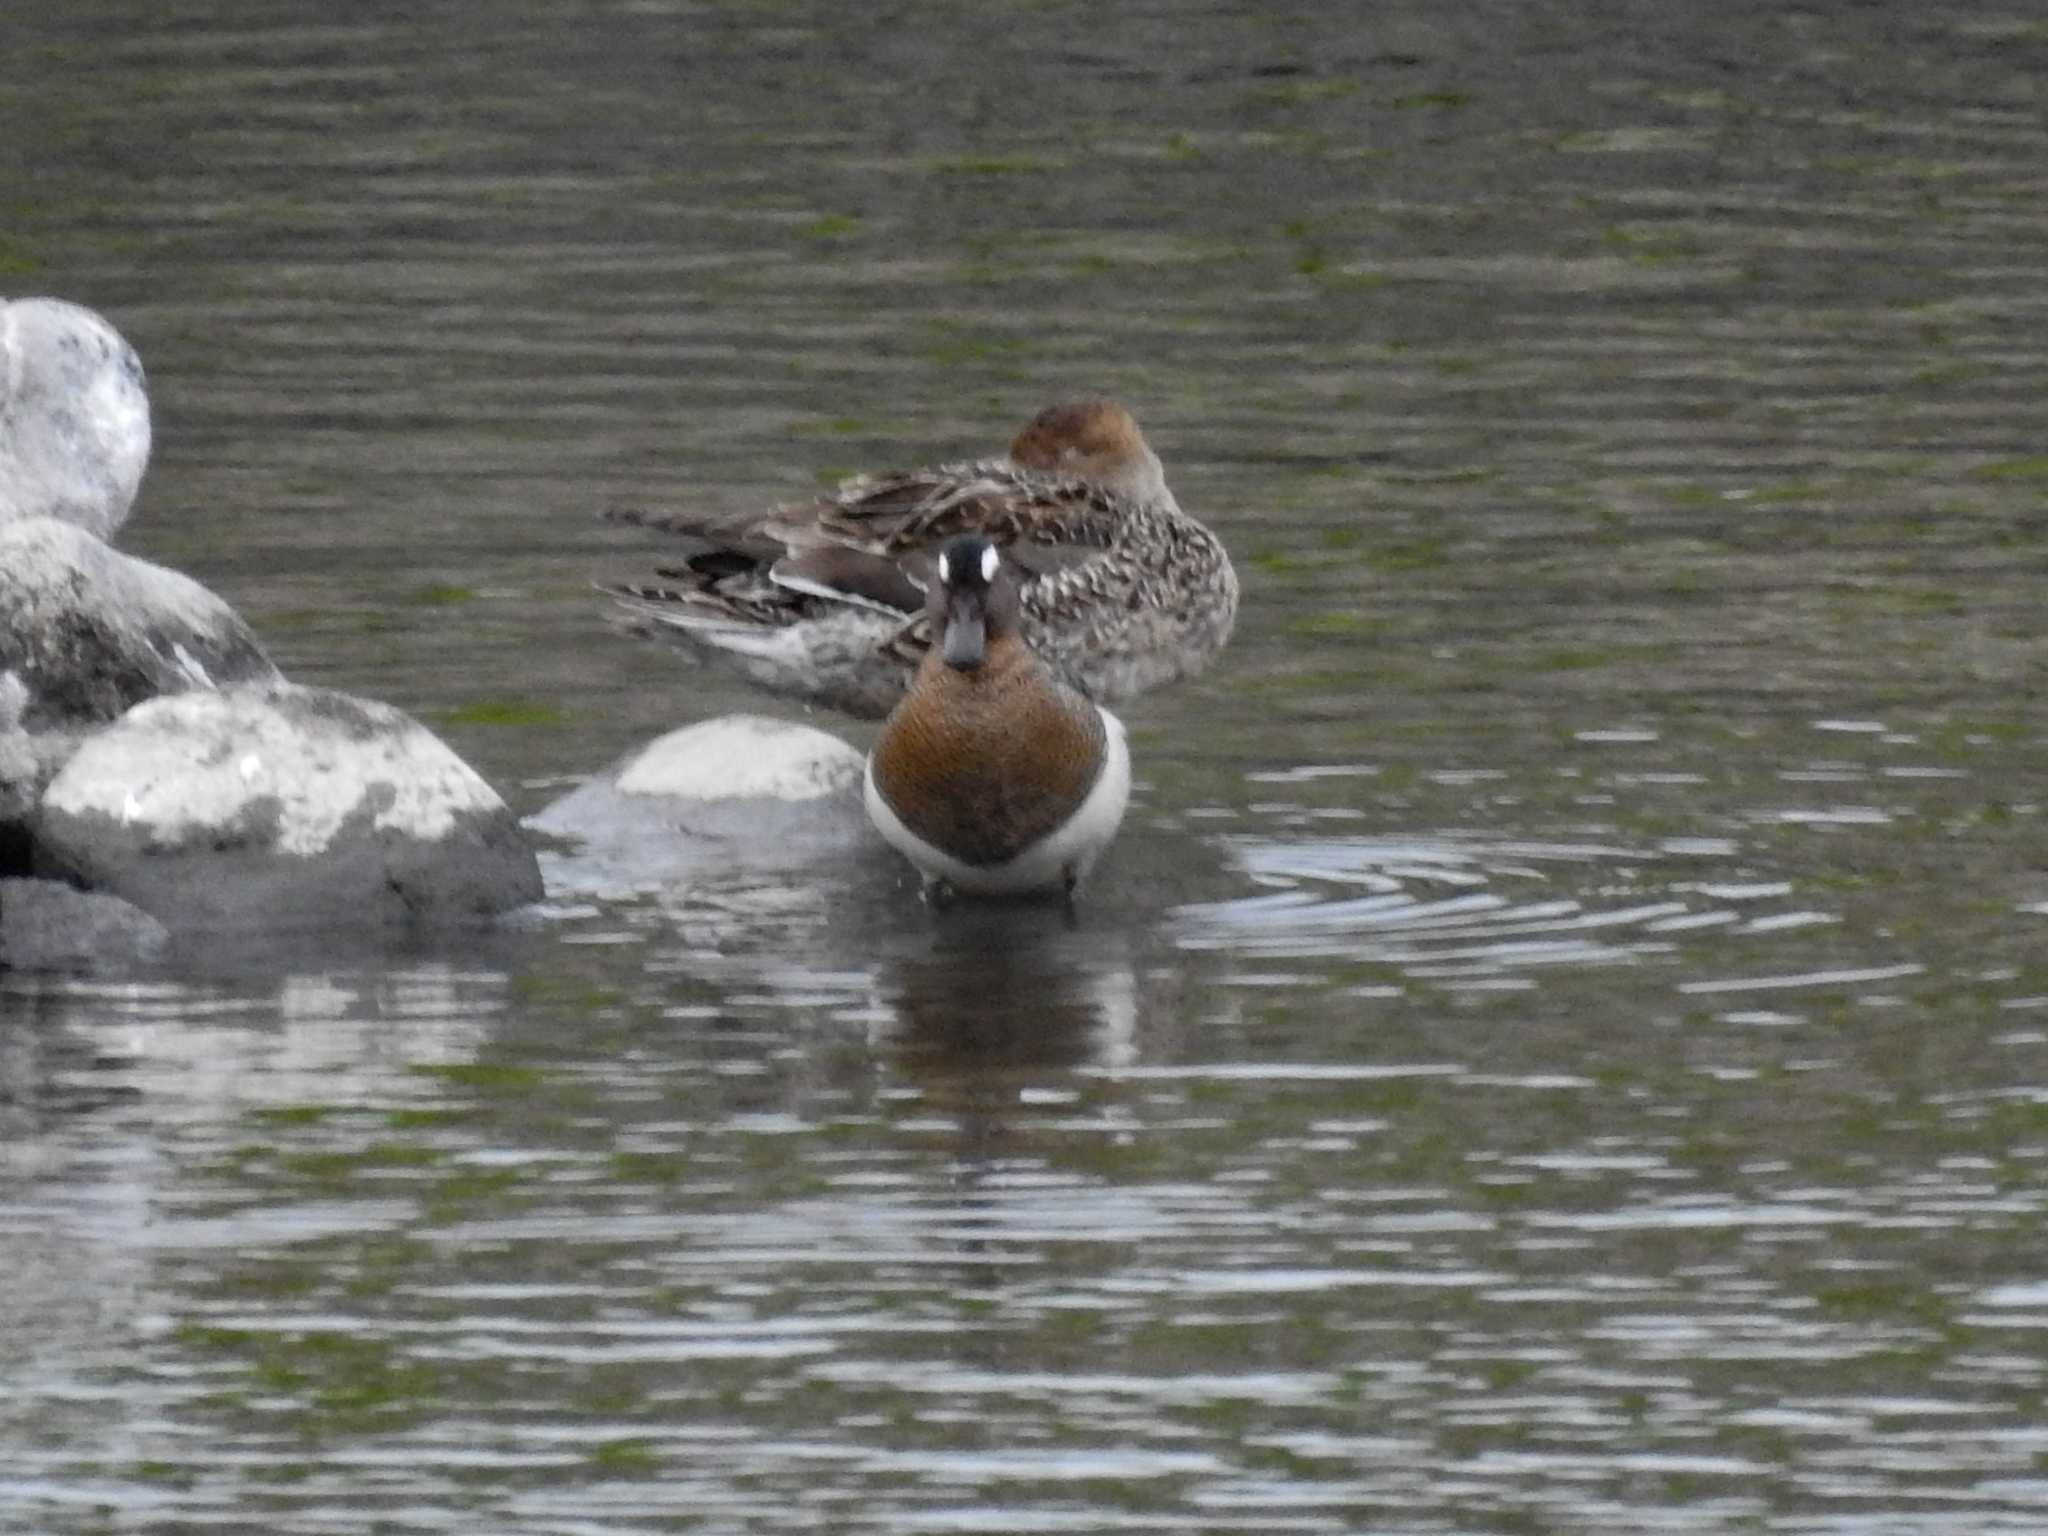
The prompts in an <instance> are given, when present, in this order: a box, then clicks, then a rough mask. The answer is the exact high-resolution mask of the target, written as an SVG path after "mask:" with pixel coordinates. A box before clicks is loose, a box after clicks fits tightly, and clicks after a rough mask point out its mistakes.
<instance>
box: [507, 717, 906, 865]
mask: <svg viewBox="0 0 2048 1536" xmlns="http://www.w3.org/2000/svg"><path fill="white" fill-rule="evenodd" d="M865 761H866V760H865V759H864V758H863V757H862V756H861V754H860V753H859V752H858V751H856V750H855V749H854V748H853V747H851V746H849V745H848V744H847V743H846V742H844V741H841V740H840V739H839V738H838V737H836V736H832V735H828V734H827V733H826V732H824V731H820V730H816V729H814V728H812V727H810V726H807V725H795V724H792V723H790V722H789V721H785V720H774V719H770V718H767V717H765V716H761V715H724V716H720V717H719V718H717V719H715V720H705V721H700V722H699V723H698V724H696V725H690V726H684V727H683V728H681V729H679V730H674V731H670V732H669V733H668V734H667V735H665V736H660V737H657V738H656V739H655V740H653V741H651V742H649V743H648V744H647V745H646V746H644V747H641V748H640V749H639V750H637V751H635V752H632V753H629V754H628V755H627V756H626V757H624V758H622V759H621V760H620V761H619V762H617V763H615V764H613V765H612V767H611V768H609V769H607V770H606V771H605V772H603V773H600V774H598V775H597V776H595V777H594V778H592V779H591V780H590V781H589V782H588V783H585V784H583V785H581V786H579V787H578V788H576V789H574V790H571V791H570V792H569V793H568V794H566V795H564V796H563V797H562V798H561V799H559V800H557V801H555V802H554V803H553V804H551V805H549V806H548V807H547V808H546V809H545V810H543V811H541V812H539V813H538V814H537V815H535V816H533V817H531V818H529V819H528V822H527V825H528V826H530V827H531V828H533V829H534V830H535V831H536V832H540V833H543V834H545V835H546V836H548V837H550V838H553V839H558V840H560V841H562V842H564V843H566V844H568V845H569V846H570V847H571V849H572V850H573V852H571V853H570V854H568V855H566V856H563V857H558V858H551V859H550V861H549V866H548V872H549V884H550V885H551V886H554V887H561V888H574V889H582V890H603V889H616V888H620V887H633V886H647V885H664V884H670V883H673V882H675V881H677V880H679V879H686V878H689V877H691V876H694V875H697V874H701V873H704V872H706V871H707V870H711V869H721V868H724V869H730V868H734V867H751V868H761V867H770V868H772V867H789V866H793V865H800V864H803V863H806V862H811V861H815V860H819V859H833V858H843V857H845V856H847V855H848V854H849V853H852V852H856V851H859V850H867V851H869V852H873V853H877V854H879V853H881V852H883V851H884V850H882V848H881V845H880V843H879V841H878V840H877V839H875V838H874V836H873V834H872V831H871V829H870V828H869V826H868V821H867V813H866V812H865V811H864V810H863V809H862V807H861V775H862V772H863V770H864V766H865Z"/></svg>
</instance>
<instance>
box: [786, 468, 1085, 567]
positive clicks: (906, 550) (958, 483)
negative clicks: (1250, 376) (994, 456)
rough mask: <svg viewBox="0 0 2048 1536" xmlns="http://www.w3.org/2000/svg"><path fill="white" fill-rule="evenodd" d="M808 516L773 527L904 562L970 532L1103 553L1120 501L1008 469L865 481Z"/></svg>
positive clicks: (800, 542) (802, 540)
mask: <svg viewBox="0 0 2048 1536" xmlns="http://www.w3.org/2000/svg"><path fill="white" fill-rule="evenodd" d="M807 511H808V514H809V515H808V516H805V517H802V518H783V519H775V518H771V519H770V520H769V521H768V524H767V526H768V528H769V529H770V530H772V532H773V534H774V536H775V537H778V538H781V539H783V540H785V541H786V542H787V543H788V544H789V545H790V547H791V548H800V547H804V546H807V545H811V544H815V543H818V542H831V543H838V544H845V545H850V546H852V547H855V548H860V549H867V550H871V551H873V552H875V553H877V554H888V555H892V556H895V557H897V558H898V559H899V560H904V559H910V558H913V557H919V556H923V557H925V558H929V553H930V552H931V551H933V550H936V549H937V548H938V546H939V545H941V544H943V543H944V542H945V541H946V540H948V539H950V538H954V537H956V536H957V535H960V534H963V533H978V534H980V535H981V536H982V537H984V538H986V539H989V540H991V541H993V542H994V543H997V544H1002V545H1009V544H1020V545H1021V544H1041V545H1046V546H1062V545H1077V546H1095V547H1100V546H1102V545H1105V544H1107V543H1108V542H1109V540H1110V538H1111V535H1112V532H1113V529H1114V526H1115V523H1116V520H1117V517H1118V515H1119V508H1118V504H1117V502H1116V499H1115V498H1114V497H1111V496H1109V495H1107V494H1105V493H1104V492H1103V491H1101V490H1100V489H1099V488H1097V487H1095V486H1091V485H1089V484H1087V483H1086V482H1084V481H1079V480H1062V479H1059V478H1057V477H1054V476H1050V475H1041V474H1035V473H1032V472H1030V471H1027V470H1019V469H1016V468H1013V467H1012V466H1010V465H1008V464H1001V463H979V464H949V465H943V466H941V467H940V468H938V469H925V470H916V471H913V472H912V473H910V474H904V475H887V476H862V477H861V478H860V479H857V480H849V481H847V482H846V483H845V484H844V485H842V486H841V487H840V488H839V490H838V492H837V493H836V494H834V495H832V496H829V497H826V498H825V499H824V500H822V501H820V502H818V503H817V504H816V505H815V506H814V507H813V508H810V509H807Z"/></svg>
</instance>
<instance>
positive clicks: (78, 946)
mask: <svg viewBox="0 0 2048 1536" xmlns="http://www.w3.org/2000/svg"><path fill="white" fill-rule="evenodd" d="M169 940H170V931H169V930H168V929H166V928H165V927H164V925H163V924H162V923H160V922H158V921H157V920H156V919H155V918H153V917H151V916H150V915H149V914H148V913H147V912H144V911H143V910H142V909H141V908H139V907H135V906H131V905H130V904H129V903H127V902H125V901H122V900H121V899H120V898H119V897H117V896H104V895H100V894H98V893H97V892H92V891H79V890H74V889H72V888H71V887H70V886H68V885H64V884H61V883H60V882H58V881H55V880H0V970H8V969H12V970H18V971H105V970H121V969H124V968H127V967H130V966H134V965H140V964H144V963H146V962H148V961H151V960H154V959H156V958H157V957H158V956H159V955H161V954H162V953H163V950H164V946H165V944H167V943H168V942H169Z"/></svg>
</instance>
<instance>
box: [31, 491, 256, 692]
mask: <svg viewBox="0 0 2048 1536" xmlns="http://www.w3.org/2000/svg"><path fill="white" fill-rule="evenodd" d="M8 673H12V674H13V675H14V679H15V682H16V683H17V684H18V685H19V691H15V690H14V689H13V688H12V687H11V686H10V685H7V684H5V683H0V687H8V688H9V692H10V698H11V700H12V703H11V709H10V712H11V714H12V715H13V717H14V722H15V723H17V724H19V725H20V726H22V727H23V728H25V729H27V730H30V731H38V730H67V729H70V730H75V729H78V728H80V727H83V726H91V725H96V724H100V723H102V722H105V721H108V720H112V719H114V718H115V717H116V716H118V715H120V714H121V713H122V711H124V710H126V709H128V708H129V707H130V706H131V705H135V704H139V703H141V702H142V701H143V700H144V699H148V698H154V697H156V696H157V695H158V694H163V693H180V692H183V691H184V690H186V689H188V688H220V687H226V686H227V685H229V684H230V683H241V682H254V681H264V682H270V681H276V680H277V678H278V672H277V668H276V667H274V666H272V665H271V663H270V658H269V657H267V656H265V655H264V654H263V647H262V646H260V645H259V644H257V642H256V637H255V635H254V634H252V633H251V632H250V629H249V626H248V625H247V624H245V623H243V622H242V619H241V617H240V615H238V614H237V613H236V612H235V611H234V609H232V608H230V607H229V606H228V605H227V604H226V603H225V602H223V601H221V599H220V598H218V597H216V596H214V594H213V593H211V592H209V591H207V589H206V588H204V587H202V586H201V585H199V583H198V582H196V581H193V580H192V579H191V578H190V577H188V576H181V575H179V574H178V573H177V572H176V571H171V570H166V569H165V568H164V567H162V566H160V565H151V564H150V563H149V562H148V561H147V560H137V559H135V558H134V557H133V556H130V555H124V554H122V553H121V552H120V551H119V550H116V549H112V548H110V547H109V546H107V545H106V544H103V543H101V542H100V541H99V540H98V539H96V538H94V537H93V536H92V535H91V534H89V533H86V532H85V531H83V530H82V529H79V528H74V527H73V526H72V525H71V524H69V523H63V522H58V521H56V520H55V519H52V518H30V519H27V520H23V521H17V522H12V523H5V524H0V678H4V677H5V675H6V674H8ZM5 723H6V722H4V721H0V725H4V724H5Z"/></svg>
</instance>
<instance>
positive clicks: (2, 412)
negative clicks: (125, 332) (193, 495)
mask: <svg viewBox="0 0 2048 1536" xmlns="http://www.w3.org/2000/svg"><path fill="white" fill-rule="evenodd" d="M148 466H149V391H148V388H147V385H146V383H145V381H144V379H143V374H142V360H141V359H140V358H138V357H137V356H136V355H135V349H134V348H133V347H131V346H129V345H128V343H127V342H126V341H124V340H123V339H122V337H121V333H120V332H119V331H117V330H115V329H114V328H113V327H112V326H111V325H109V324H108V323H107V322H106V321H105V320H103V319H101V318H100V316H98V315H96V314H94V313H93V312H92V311H91V310H89V309H86V308H83V307H82V306H80V305H77V304H71V303H67V302H66V301H65V300H63V299H17V300H15V301H14V302H13V303H7V302H5V301H0V523H7V522H11V521H13V520H15V519H17V518H25V517H55V518H61V519H63V520H64V521H65V522H68V523H75V524H77V525H78V526H79V527H81V528H83V529H85V530H86V531H87V532H88V533H92V534H94V535H96V536H98V537H100V538H103V539H104V538H109V537H111V536H112V535H113V533H114V530H115V529H117V528H119V527H120V526H121V524H122V523H123V522H125V521H126V520H127V517H128V508H129V507H130V505H132V504H133V502H134V500H135V493H136V491H137V490H138V489H140V487H141V485H142V473H143V471H144V470H145V469H146V468H148Z"/></svg>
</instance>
